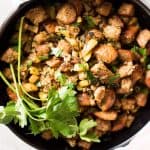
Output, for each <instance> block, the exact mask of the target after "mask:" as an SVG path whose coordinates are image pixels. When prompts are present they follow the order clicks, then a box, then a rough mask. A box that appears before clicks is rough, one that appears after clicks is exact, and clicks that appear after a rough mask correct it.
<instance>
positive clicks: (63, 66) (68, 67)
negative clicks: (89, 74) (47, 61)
mask: <svg viewBox="0 0 150 150" xmlns="http://www.w3.org/2000/svg"><path fill="white" fill-rule="evenodd" d="M59 69H60V71H61V72H71V70H72V69H73V65H72V64H71V63H70V62H65V63H62V64H61V65H60V68H59Z"/></svg>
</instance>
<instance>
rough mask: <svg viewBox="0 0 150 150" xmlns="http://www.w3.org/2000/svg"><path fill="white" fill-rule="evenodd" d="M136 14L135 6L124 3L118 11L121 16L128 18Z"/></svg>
mask: <svg viewBox="0 0 150 150" xmlns="http://www.w3.org/2000/svg"><path fill="white" fill-rule="evenodd" d="M134 13H135V8H134V5H133V4H130V3H123V4H122V5H121V6H120V8H119V10H118V14H119V15H122V16H127V17H132V16H134Z"/></svg>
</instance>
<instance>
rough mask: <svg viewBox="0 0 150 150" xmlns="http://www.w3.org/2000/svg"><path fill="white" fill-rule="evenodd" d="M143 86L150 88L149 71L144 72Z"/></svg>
mask: <svg viewBox="0 0 150 150" xmlns="http://www.w3.org/2000/svg"><path fill="white" fill-rule="evenodd" d="M145 84H146V86H147V87H148V88H150V70H148V71H146V75H145Z"/></svg>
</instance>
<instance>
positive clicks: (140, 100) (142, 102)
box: [135, 92, 148, 107]
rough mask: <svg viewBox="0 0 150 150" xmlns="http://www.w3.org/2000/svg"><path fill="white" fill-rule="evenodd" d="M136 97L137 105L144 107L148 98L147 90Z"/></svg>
mask: <svg viewBox="0 0 150 150" xmlns="http://www.w3.org/2000/svg"><path fill="white" fill-rule="evenodd" d="M135 99H136V102H137V105H138V106H140V107H144V106H145V105H146V103H147V99H148V94H147V93H146V92H145V93H144V92H141V93H139V94H137V95H135Z"/></svg>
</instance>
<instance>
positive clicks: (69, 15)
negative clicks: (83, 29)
mask: <svg viewBox="0 0 150 150" xmlns="http://www.w3.org/2000/svg"><path fill="white" fill-rule="evenodd" d="M76 17H77V13H76V9H75V8H74V6H73V5H71V4H68V3H66V4H64V5H63V6H62V7H61V8H60V9H59V11H58V13H57V16H56V19H57V20H58V21H59V22H61V23H63V24H71V23H73V22H74V21H75V20H76Z"/></svg>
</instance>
